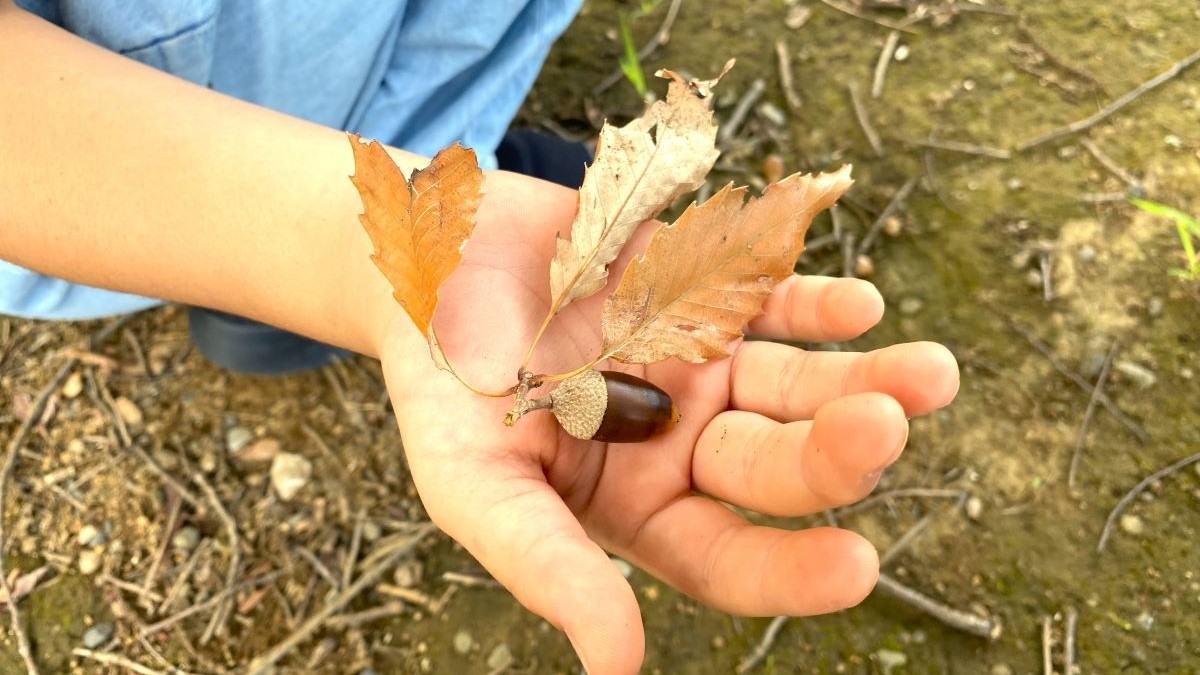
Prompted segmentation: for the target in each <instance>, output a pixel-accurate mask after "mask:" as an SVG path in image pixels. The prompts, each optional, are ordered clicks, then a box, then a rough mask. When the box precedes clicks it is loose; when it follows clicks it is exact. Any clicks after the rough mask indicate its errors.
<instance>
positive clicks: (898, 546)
mask: <svg viewBox="0 0 1200 675" xmlns="http://www.w3.org/2000/svg"><path fill="white" fill-rule="evenodd" d="M932 520H933V514H927V515H925V516H924V517H922V518H921V519H920V520H918V521H917V524H916V525H913V526H912V527H910V528H908V531H907V532H905V533H904V534H903V535H901V536H900V538H899V539H897V540H896V543H895V544H892V546H891V548H889V549H888V550H886V551H884V552H883V555H881V556H879V567H880V568H883V567H886V566H887V564H888V563H890V562H891V561H892V560H895V558H896V556H898V555H900V554H901V553H903V552H904V549H906V548H908V547H909V545H911V544H912V543H913V542H914V541H916V539H917V537H919V536H921V533H922V532H924V531H925V528H927V527H929V523H930V522H931V521H932Z"/></svg>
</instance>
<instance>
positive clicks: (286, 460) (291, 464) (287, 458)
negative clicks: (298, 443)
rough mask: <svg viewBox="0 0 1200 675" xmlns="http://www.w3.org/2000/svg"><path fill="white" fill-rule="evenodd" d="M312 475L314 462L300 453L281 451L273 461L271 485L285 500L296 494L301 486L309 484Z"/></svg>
mask: <svg viewBox="0 0 1200 675" xmlns="http://www.w3.org/2000/svg"><path fill="white" fill-rule="evenodd" d="M311 477H312V462H310V461H308V460H307V459H305V458H304V457H301V456H300V455H294V454H292V453H290V452H281V453H279V454H278V455H275V459H274V460H273V461H272V462H271V487H273V488H275V494H277V495H279V498H280V499H282V500H284V501H285V502H286V501H288V500H290V499H291V498H292V497H295V496H296V493H297V492H299V491H300V488H302V487H304V486H305V485H308V480H309V478H311Z"/></svg>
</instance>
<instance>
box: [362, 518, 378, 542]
mask: <svg viewBox="0 0 1200 675" xmlns="http://www.w3.org/2000/svg"><path fill="white" fill-rule="evenodd" d="M382 536H383V527H382V526H380V525H379V523H376V522H371V521H367V522H365V523H363V539H366V540H367V541H375V540H376V539H378V538H380V537H382Z"/></svg>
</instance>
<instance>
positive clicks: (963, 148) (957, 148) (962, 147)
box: [905, 138, 1012, 159]
mask: <svg viewBox="0 0 1200 675" xmlns="http://www.w3.org/2000/svg"><path fill="white" fill-rule="evenodd" d="M905 142H906V143H908V144H909V145H919V146H923V147H926V148H933V149H935V150H948V151H950V152H961V153H963V154H966V155H978V156H980V157H991V158H992V159H1012V153H1011V152H1009V151H1008V150H1005V149H1004V148H996V147H992V146H990V145H979V144H976V143H965V142H963V141H949V140H943V139H933V138H926V139H924V140H917V141H905Z"/></svg>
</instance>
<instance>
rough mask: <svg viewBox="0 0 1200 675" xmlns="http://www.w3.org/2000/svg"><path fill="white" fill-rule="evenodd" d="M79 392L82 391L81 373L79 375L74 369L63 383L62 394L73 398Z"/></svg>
mask: <svg viewBox="0 0 1200 675" xmlns="http://www.w3.org/2000/svg"><path fill="white" fill-rule="evenodd" d="M81 393H83V375H80V374H79V371H75V372H73V373H71V375H70V377H68V378H67V381H66V382H64V383H63V386H62V395H63V396H65V397H67V398H75V397H76V396H79V395H80V394H81Z"/></svg>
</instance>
